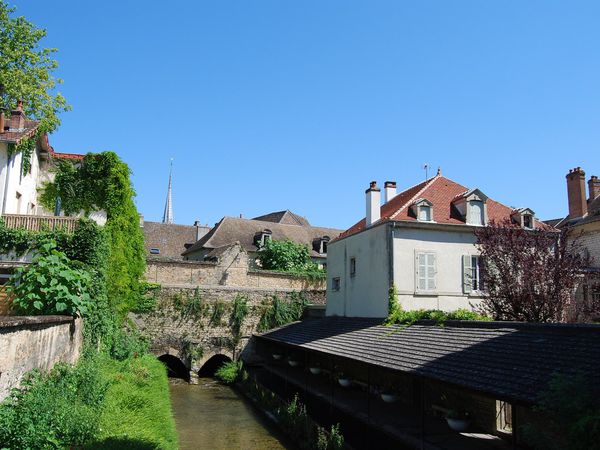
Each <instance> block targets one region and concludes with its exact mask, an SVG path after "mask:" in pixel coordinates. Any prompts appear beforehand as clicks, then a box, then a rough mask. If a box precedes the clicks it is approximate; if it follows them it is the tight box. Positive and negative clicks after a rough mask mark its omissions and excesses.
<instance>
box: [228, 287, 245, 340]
mask: <svg viewBox="0 0 600 450" xmlns="http://www.w3.org/2000/svg"><path fill="white" fill-rule="evenodd" d="M247 315H248V297H246V296H244V295H240V294H238V295H236V296H235V298H234V299H233V305H232V307H231V315H230V316H229V328H230V329H231V335H232V336H233V342H234V345H236V346H237V344H238V343H239V342H240V340H241V338H242V326H243V325H244V320H246V316H247Z"/></svg>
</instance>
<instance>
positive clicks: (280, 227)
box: [183, 213, 342, 258]
mask: <svg viewBox="0 0 600 450" xmlns="http://www.w3.org/2000/svg"><path fill="white" fill-rule="evenodd" d="M274 214H277V213H274ZM269 215H270V214H268V215H267V216H269ZM263 217H264V216H263ZM297 217H299V216H297ZM307 223H308V222H307ZM264 230H271V233H272V234H271V237H272V239H273V240H276V241H282V240H286V239H289V240H291V241H294V242H296V243H301V244H306V245H308V246H309V248H310V250H311V256H313V257H317V258H318V257H321V258H322V257H323V255H321V254H320V253H318V252H316V251H314V250H313V241H314V240H315V239H317V238H320V237H323V236H329V237H330V238H331V239H333V238H335V237H337V236H338V235H339V234H340V233H341V232H342V230H338V229H335V228H325V227H313V226H310V225H289V224H286V223H277V222H270V221H264V220H257V219H242V218H239V217H223V219H221V221H220V222H219V223H217V224H216V225H215V227H214V228H213V229H212V230H211V231H210V232H209V233H208V234H206V235H205V236H204V237H203V238H202V239H200V240H199V241H198V242H196V243H195V244H194V245H193V246H192V247H190V248H189V249H188V250H186V251H185V252H183V255H187V254H189V253H192V252H196V251H198V250H202V249H214V248H219V247H225V246H228V245H231V244H233V243H235V242H239V243H240V244H241V245H242V247H243V248H244V250H245V251H247V252H256V251H258V247H256V245H255V244H254V242H255V241H254V239H255V236H256V234H257V233H260V232H262V231H264Z"/></svg>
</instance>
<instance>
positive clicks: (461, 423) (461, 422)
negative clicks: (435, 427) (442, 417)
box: [446, 417, 471, 433]
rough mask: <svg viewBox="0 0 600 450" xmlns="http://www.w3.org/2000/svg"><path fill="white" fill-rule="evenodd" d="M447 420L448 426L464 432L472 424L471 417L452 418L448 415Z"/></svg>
mask: <svg viewBox="0 0 600 450" xmlns="http://www.w3.org/2000/svg"><path fill="white" fill-rule="evenodd" d="M446 422H448V426H449V427H450V428H451V429H452V430H454V431H458V432H459V433H462V432H464V431H467V429H468V428H469V425H471V421H470V420H469V419H451V418H450V417H446Z"/></svg>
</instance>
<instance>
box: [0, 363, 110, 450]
mask: <svg viewBox="0 0 600 450" xmlns="http://www.w3.org/2000/svg"><path fill="white" fill-rule="evenodd" d="M107 389H108V385H107V383H106V382H105V381H103V379H102V376H101V373H100V370H99V368H98V365H97V363H96V362H95V361H94V360H85V361H82V362H81V363H80V364H78V365H77V366H75V367H71V366H67V365H64V364H58V365H56V366H55V368H54V369H53V370H52V371H50V372H49V373H46V374H42V373H40V372H37V371H34V372H31V373H30V374H28V375H27V376H26V377H25V378H24V380H23V387H22V389H20V390H15V391H13V393H12V394H11V396H10V397H9V398H8V399H7V400H6V401H5V402H4V403H3V404H2V405H0V442H1V443H2V446H3V447H5V448H9V449H14V450H17V449H25V448H28V449H54V448H68V447H73V446H81V445H83V444H86V443H89V442H90V441H92V440H93V439H94V438H95V437H96V436H97V435H98V433H99V422H100V415H101V413H102V406H103V402H104V398H105V394H106V391H107Z"/></svg>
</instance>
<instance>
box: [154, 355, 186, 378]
mask: <svg viewBox="0 0 600 450" xmlns="http://www.w3.org/2000/svg"><path fill="white" fill-rule="evenodd" d="M158 360H159V361H160V362H162V363H163V364H164V365H165V367H166V368H167V375H168V376H169V377H171V378H182V379H184V380H186V381H190V370H189V369H188V367H187V366H186V365H185V364H184V362H183V361H182V360H181V359H179V358H178V357H177V356H175V355H170V354H168V353H165V354H163V355H161V356H159V357H158Z"/></svg>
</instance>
